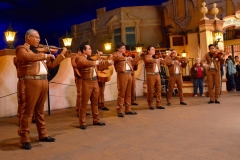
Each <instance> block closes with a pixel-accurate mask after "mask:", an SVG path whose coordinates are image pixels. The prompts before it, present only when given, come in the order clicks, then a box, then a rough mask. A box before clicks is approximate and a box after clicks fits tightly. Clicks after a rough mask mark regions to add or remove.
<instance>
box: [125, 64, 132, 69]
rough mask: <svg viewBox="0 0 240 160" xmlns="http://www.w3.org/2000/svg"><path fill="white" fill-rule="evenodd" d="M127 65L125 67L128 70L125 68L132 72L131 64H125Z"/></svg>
mask: <svg viewBox="0 0 240 160" xmlns="http://www.w3.org/2000/svg"><path fill="white" fill-rule="evenodd" d="M125 63H126V65H125V66H126V68H125V69H126V71H131V68H130V66H129V64H128V63H127V62H125Z"/></svg>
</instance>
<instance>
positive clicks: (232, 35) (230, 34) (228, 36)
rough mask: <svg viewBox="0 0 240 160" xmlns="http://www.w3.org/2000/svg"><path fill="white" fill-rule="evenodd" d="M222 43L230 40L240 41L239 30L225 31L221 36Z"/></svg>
mask: <svg viewBox="0 0 240 160" xmlns="http://www.w3.org/2000/svg"><path fill="white" fill-rule="evenodd" d="M223 39H224V41H226V40H232V39H240V29H232V30H226V32H225V33H224V34H223Z"/></svg>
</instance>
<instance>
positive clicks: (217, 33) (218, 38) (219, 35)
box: [214, 30, 222, 46]
mask: <svg viewBox="0 0 240 160" xmlns="http://www.w3.org/2000/svg"><path fill="white" fill-rule="evenodd" d="M214 38H215V42H214V44H215V46H218V42H220V41H221V40H222V32H221V31H219V30H216V31H215V32H214Z"/></svg>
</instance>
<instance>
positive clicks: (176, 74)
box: [170, 73, 181, 76]
mask: <svg viewBox="0 0 240 160" xmlns="http://www.w3.org/2000/svg"><path fill="white" fill-rule="evenodd" d="M180 75H181V74H180V73H178V74H170V76H180Z"/></svg>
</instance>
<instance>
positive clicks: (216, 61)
mask: <svg viewBox="0 0 240 160" xmlns="http://www.w3.org/2000/svg"><path fill="white" fill-rule="evenodd" d="M210 55H211V53H210V52H208V53H206V54H205V55H204V57H203V58H202V62H203V63H204V62H205V61H207V64H208V65H209V66H210V65H211V62H212V58H211V56H210ZM222 60H223V58H222V57H214V58H213V64H214V67H215V69H216V70H217V71H219V70H220V61H222ZM208 69H210V67H209V68H208Z"/></svg>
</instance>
